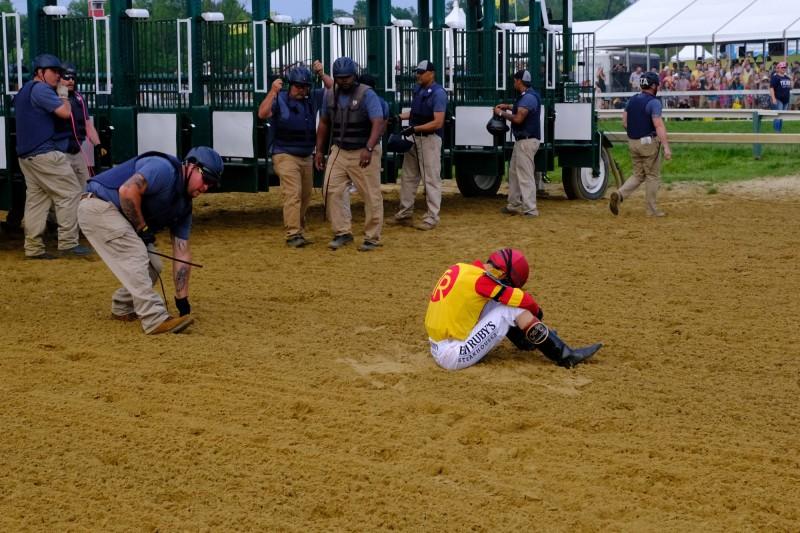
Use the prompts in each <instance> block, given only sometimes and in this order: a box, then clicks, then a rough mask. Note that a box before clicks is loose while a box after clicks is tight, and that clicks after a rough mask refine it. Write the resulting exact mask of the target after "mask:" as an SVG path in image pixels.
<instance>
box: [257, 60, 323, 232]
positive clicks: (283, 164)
mask: <svg viewBox="0 0 800 533" xmlns="http://www.w3.org/2000/svg"><path fill="white" fill-rule="evenodd" d="M313 68H314V71H315V72H316V74H317V75H318V76H319V77H320V78H322V81H323V83H324V85H325V87H326V88H328V89H330V88H331V87H333V78H331V77H330V76H327V75H325V73H324V72H323V68H322V63H320V62H319V61H314V63H313ZM287 81H288V82H289V90H288V91H282V90H281V89H283V80H281V79H280V78H278V79H277V80H275V81H274V82H272V89H271V90H270V91H269V93H267V96H266V97H265V98H264V100H263V101H262V102H261V105H259V106H258V118H260V119H261V120H266V119H272V124H271V127H272V133H273V135H274V141H273V143H272V168H273V169H274V170H275V173H276V174H277V175H278V178H280V180H281V193H282V195H283V225H284V226H285V227H286V245H287V246H289V247H292V248H302V247H303V246H305V245H307V244H309V243H310V242H311V241H309V240H307V239H306V238H305V236H304V235H303V231H304V230H305V225H306V224H305V222H306V211H307V210H308V204H309V202H310V201H311V191H312V189H313V187H314V160H313V157H312V154H313V153H314V146H315V144H316V141H317V112H318V111H319V109H320V107H322V97H323V95H324V93H325V89H321V88H318V89H312V87H311V85H312V82H313V80H312V76H311V71H310V70H308V68H306V67H305V66H304V65H301V66H296V67H293V68H292V69H290V70H289V72H288V74H287Z"/></svg>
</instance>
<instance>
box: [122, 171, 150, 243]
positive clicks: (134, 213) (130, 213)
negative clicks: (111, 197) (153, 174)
mask: <svg viewBox="0 0 800 533" xmlns="http://www.w3.org/2000/svg"><path fill="white" fill-rule="evenodd" d="M146 190H147V180H146V179H144V176H142V175H141V174H134V175H133V176H131V177H130V178H129V179H128V181H126V182H125V183H123V184H122V186H121V187H120V188H119V206H120V209H121V210H122V214H123V215H124V216H125V218H127V219H128V222H130V223H131V225H132V226H133V229H135V230H136V231H139V230H141V229H142V228H144V227H145V226H146V225H147V224H145V221H144V216H143V215H142V196H144V191H146Z"/></svg>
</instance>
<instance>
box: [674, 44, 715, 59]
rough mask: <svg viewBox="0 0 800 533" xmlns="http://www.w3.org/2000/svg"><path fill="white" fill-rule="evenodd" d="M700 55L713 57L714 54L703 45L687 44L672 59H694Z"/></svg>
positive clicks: (706, 57)
mask: <svg viewBox="0 0 800 533" xmlns="http://www.w3.org/2000/svg"><path fill="white" fill-rule="evenodd" d="M698 57H703V58H704V59H711V58H713V57H714V56H713V55H712V54H711V52H709V51H708V50H706V49H705V48H703V47H702V46H692V45H690V44H687V45H686V46H684V47H683V48H681V49H680V51H679V52H678V53H677V54H676V55H674V56H672V57H671V58H670V61H694V60H695V59H697V58H698Z"/></svg>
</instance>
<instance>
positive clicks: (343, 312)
mask: <svg viewBox="0 0 800 533" xmlns="http://www.w3.org/2000/svg"><path fill="white" fill-rule="evenodd" d="M553 193H554V197H553V198H551V199H549V200H543V201H541V202H540V210H541V213H542V216H541V217H539V218H538V219H535V220H527V219H525V220H524V219H522V218H520V217H503V216H501V215H500V214H499V212H498V210H499V209H500V207H501V206H502V205H504V201H503V197H502V196H498V197H497V198H495V199H474V200H473V199H470V200H467V199H463V198H461V197H460V196H458V195H457V194H448V195H447V196H446V197H445V200H444V210H443V214H442V215H443V216H442V223H441V226H440V227H439V228H438V229H436V230H435V231H432V232H427V233H423V232H419V231H416V230H413V229H408V228H392V227H389V228H386V230H385V232H384V242H385V246H384V247H383V248H382V249H380V250H378V251H376V252H374V253H369V254H362V253H358V252H356V250H355V248H354V247H350V248H349V249H342V250H340V251H338V252H335V253H334V252H330V251H328V250H327V249H326V247H325V244H326V242H327V240H328V239H329V237H330V234H329V229H328V227H327V225H325V224H324V223H323V222H322V219H321V206H320V204H321V201H320V197H319V194H318V193H315V205H314V209H313V212H312V214H311V217H310V228H311V232H310V233H311V235H312V236H313V238H314V239H315V241H316V243H315V244H314V245H313V246H311V247H309V248H307V249H303V250H290V249H287V248H286V247H285V246H284V244H283V236H282V228H281V222H280V220H281V213H280V208H279V198H280V197H279V194H278V192H277V191H276V190H273V191H271V192H269V193H261V194H257V195H256V194H251V195H246V194H220V195H209V196H206V197H203V198H201V199H200V200H199V201H198V204H197V206H198V208H197V211H198V216H197V219H196V222H195V231H194V234H193V239H192V245H193V248H194V257H195V259H196V260H197V261H198V262H200V263H202V264H204V265H205V268H203V269H195V270H194V271H193V273H192V280H191V285H192V289H191V301H192V305H193V310H194V314H195V316H196V323H195V324H194V325H193V326H192V328H191V329H190V330H188V332H187V333H185V334H181V335H170V336H161V337H148V336H145V335H143V334H142V333H141V331H140V329H139V328H138V325H137V324H136V323H119V322H115V321H111V320H110V319H109V304H110V294H111V292H112V291H113V289H114V288H115V287H116V280H115V279H114V278H113V277H112V275H111V273H110V272H109V271H108V269H107V268H106V267H105V265H103V263H102V262H99V261H93V262H92V261H85V260H58V261H51V262H29V261H24V260H23V259H22V251H21V248H22V245H21V242H20V241H8V240H6V241H3V242H0V302H2V303H1V304H0V305H2V309H1V310H0V312H1V313H2V314H1V315H0V316H1V317H2V318H1V319H0V346H2V348H0V350H2V353H0V428H1V429H2V438H0V530H2V531H26V530H31V531H86V530H96V531H123V530H124V531H155V530H159V531H175V530H186V531H209V530H214V531H226V530H227V531H230V530H259V531H297V532H304V531H382V530H404V531H533V530H538V531H637V532H638V531H720V532H722V531H726V532H727V531H797V530H798V527H799V526H798V524H800V437H799V436H798V427H800V400H799V399H798V396H799V393H800V358H799V357H798V350H799V348H798V346H800V333H798V327H797V319H796V317H797V316H798V315H800V298H798V294H800V276H799V275H798V264H800V257H799V255H800V252H798V250H800V178H788V179H774V180H759V181H757V182H746V183H735V184H730V185H724V186H720V187H718V190H717V193H716V194H708V193H707V192H706V190H705V189H704V188H703V187H702V186H689V185H673V186H671V187H669V189H665V190H663V191H662V195H661V207H662V208H663V209H665V210H666V211H667V212H668V213H669V216H667V217H666V218H663V219H648V218H646V217H645V216H644V208H643V204H642V197H641V193H639V194H638V195H637V196H636V197H633V198H630V199H628V200H626V202H625V204H624V205H623V213H622V214H621V216H619V217H616V218H615V217H612V216H611V215H610V214H609V212H608V207H607V203H606V202H604V201H601V202H570V201H566V200H564V199H562V198H561V197H560V194H559V191H558V189H557V188H554V189H553ZM396 198H397V196H396V192H395V189H394V188H392V187H389V188H387V198H386V206H387V208H386V212H387V214H391V213H392V212H393V210H394V207H395V205H396ZM356 205H357V207H358V209H356V215H355V229H356V231H357V232H360V230H361V228H362V222H363V212H362V210H361V204H360V202H357V203H356ZM419 206H421V200H420V203H418V207H419ZM163 240H165V239H163V238H162V241H163ZM504 245H508V246H514V247H518V248H521V249H523V250H524V251H526V252H527V254H528V255H529V257H530V258H531V259H532V262H533V275H532V279H531V281H530V282H529V284H528V288H529V290H530V291H531V292H533V294H534V295H535V296H536V297H537V299H538V300H539V301H540V302H541V304H542V306H543V308H544V310H545V321H546V322H547V323H549V324H550V325H551V326H554V327H556V328H557V329H558V330H559V333H560V334H561V336H562V337H563V338H565V339H566V340H567V341H569V342H571V343H573V344H585V343H590V342H595V341H602V342H603V343H605V347H604V348H603V350H601V352H600V353H599V354H598V355H597V356H596V358H595V359H594V360H593V361H592V362H591V363H590V364H586V365H582V366H580V367H578V368H576V369H574V370H571V371H570V370H565V369H562V368H559V367H556V366H555V365H553V364H551V363H549V362H548V361H547V360H545V359H544V358H543V357H542V356H540V355H538V354H531V353H521V352H517V351H515V350H514V349H513V347H512V345H511V344H510V343H504V345H503V346H502V347H501V348H499V349H498V350H496V352H493V353H492V354H491V355H490V356H489V357H488V358H487V359H486V360H485V361H484V362H482V363H481V364H479V365H478V366H476V367H473V368H470V369H467V370H464V371H462V372H458V373H448V372H445V371H443V370H440V369H439V368H438V367H436V365H435V364H434V362H433V360H432V359H431V357H430V356H429V354H428V352H427V342H426V336H425V332H424V328H423V317H424V313H425V307H426V301H427V298H428V295H429V291H430V289H431V288H432V287H433V285H434V283H435V282H436V280H437V279H438V277H439V275H440V274H441V273H442V272H443V271H444V269H445V268H446V267H447V266H448V265H450V264H452V263H453V262H456V261H459V260H471V259H475V258H481V259H483V258H485V257H486V256H487V255H488V253H489V252H490V251H492V250H493V249H494V248H496V247H500V246H504ZM163 251H168V250H163ZM165 282H166V284H167V291H168V294H170V293H171V292H172V291H171V285H172V282H171V281H170V280H169V279H167V280H165ZM170 301H171V295H170Z"/></svg>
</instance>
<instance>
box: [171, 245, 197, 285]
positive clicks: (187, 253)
mask: <svg viewBox="0 0 800 533" xmlns="http://www.w3.org/2000/svg"><path fill="white" fill-rule="evenodd" d="M172 255H174V256H175V257H176V258H177V259H181V260H183V261H191V260H192V251H191V250H190V249H189V241H187V240H184V239H181V238H180V237H176V236H175V235H173V236H172ZM191 272H192V267H191V266H190V265H187V264H185V263H180V262H178V261H173V262H172V277H173V280H174V282H175V297H177V298H186V297H187V296H189V274H190V273H191Z"/></svg>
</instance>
